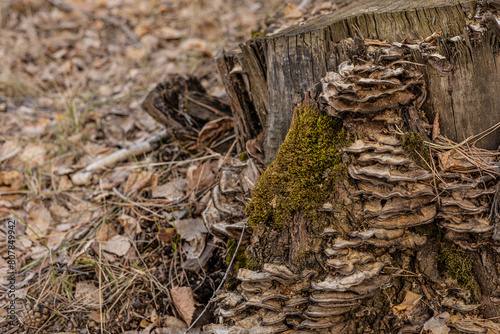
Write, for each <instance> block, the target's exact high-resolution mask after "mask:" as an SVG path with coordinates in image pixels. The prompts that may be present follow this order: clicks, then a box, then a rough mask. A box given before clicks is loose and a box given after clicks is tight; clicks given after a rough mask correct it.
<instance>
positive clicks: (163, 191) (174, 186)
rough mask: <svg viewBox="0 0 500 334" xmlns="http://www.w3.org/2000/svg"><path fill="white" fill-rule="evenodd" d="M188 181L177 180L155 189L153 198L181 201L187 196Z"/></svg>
mask: <svg viewBox="0 0 500 334" xmlns="http://www.w3.org/2000/svg"><path fill="white" fill-rule="evenodd" d="M187 185H188V181H187V180H186V179H177V180H174V181H170V182H168V183H165V184H162V185H160V186H158V187H153V189H152V190H153V191H152V197H153V198H165V199H166V200H167V201H170V202H175V201H179V200H180V199H182V198H183V197H184V196H185V191H186V187H187Z"/></svg>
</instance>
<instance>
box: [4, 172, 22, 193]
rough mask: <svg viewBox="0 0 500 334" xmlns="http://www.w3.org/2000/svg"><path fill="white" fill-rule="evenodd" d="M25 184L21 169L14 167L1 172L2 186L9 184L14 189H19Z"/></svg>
mask: <svg viewBox="0 0 500 334" xmlns="http://www.w3.org/2000/svg"><path fill="white" fill-rule="evenodd" d="M23 185H24V180H23V176H22V175H21V173H19V171H17V170H15V169H12V170H6V171H3V172H0V186H8V187H10V188H11V189H12V190H18V189H21V188H22V186H23Z"/></svg>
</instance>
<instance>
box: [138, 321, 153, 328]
mask: <svg viewBox="0 0 500 334" xmlns="http://www.w3.org/2000/svg"><path fill="white" fill-rule="evenodd" d="M149 325H151V321H149V320H148V319H142V320H141V323H140V324H139V326H140V327H141V328H146V327H148V326H149Z"/></svg>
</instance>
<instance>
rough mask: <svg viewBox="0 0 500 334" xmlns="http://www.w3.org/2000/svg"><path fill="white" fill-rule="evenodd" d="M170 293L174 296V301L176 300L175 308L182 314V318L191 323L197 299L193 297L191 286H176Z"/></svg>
mask: <svg viewBox="0 0 500 334" xmlns="http://www.w3.org/2000/svg"><path fill="white" fill-rule="evenodd" d="M170 295H171V296H172V301H173V302H174V305H175V308H176V309H177V311H179V313H180V314H181V316H182V319H184V321H185V322H186V323H187V324H188V325H190V324H191V320H193V314H194V311H195V309H196V308H195V306H194V304H195V301H194V297H193V291H192V290H191V288H190V287H187V286H184V287H176V288H172V289H170Z"/></svg>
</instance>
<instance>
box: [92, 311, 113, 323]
mask: <svg viewBox="0 0 500 334" xmlns="http://www.w3.org/2000/svg"><path fill="white" fill-rule="evenodd" d="M88 317H89V319H91V320H94V321H95V322H96V323H98V324H100V323H101V322H102V323H103V324H105V323H107V322H108V320H109V319H108V316H107V315H106V314H103V315H102V318H101V313H100V312H99V311H92V312H90V313H89V315H88Z"/></svg>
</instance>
